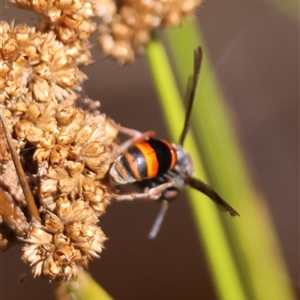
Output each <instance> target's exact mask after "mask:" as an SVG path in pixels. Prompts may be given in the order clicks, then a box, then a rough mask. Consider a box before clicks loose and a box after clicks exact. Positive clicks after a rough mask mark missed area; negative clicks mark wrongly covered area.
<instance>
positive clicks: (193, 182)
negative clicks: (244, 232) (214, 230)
mask: <svg viewBox="0 0 300 300" xmlns="http://www.w3.org/2000/svg"><path fill="white" fill-rule="evenodd" d="M185 182H186V184H188V185H190V186H191V187H193V188H194V189H196V190H198V191H200V192H201V193H203V194H205V195H206V196H207V197H209V198H210V199H211V200H212V201H214V202H215V203H216V204H217V205H218V207H219V208H220V209H221V210H225V211H228V212H229V213H230V215H231V216H232V217H234V216H239V213H238V212H237V211H236V210H235V209H234V208H232V207H231V206H230V205H229V204H228V203H227V202H226V201H225V200H223V199H222V198H221V197H220V196H219V195H218V194H217V193H216V192H215V191H214V190H213V189H212V188H211V187H210V186H209V185H208V184H206V183H204V182H203V181H201V180H199V179H197V178H194V177H187V178H186V180H185Z"/></svg>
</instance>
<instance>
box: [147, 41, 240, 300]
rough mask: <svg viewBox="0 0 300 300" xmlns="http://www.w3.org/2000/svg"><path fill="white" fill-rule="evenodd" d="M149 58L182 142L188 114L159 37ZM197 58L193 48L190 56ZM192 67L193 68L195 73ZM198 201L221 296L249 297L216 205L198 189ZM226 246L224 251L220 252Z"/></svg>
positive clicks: (172, 128)
mask: <svg viewBox="0 0 300 300" xmlns="http://www.w3.org/2000/svg"><path fill="white" fill-rule="evenodd" d="M146 52H147V58H148V62H149V66H150V69H151V73H152V77H153V80H154V84H155V87H156V90H157V93H158V95H159V99H160V100H161V101H160V104H161V107H162V111H163V113H164V116H165V118H166V120H168V121H167V124H168V127H169V131H170V134H171V136H172V139H173V141H178V139H179V136H180V133H181V130H182V127H183V122H184V116H185V109H184V107H183V104H182V101H181V96H180V94H179V91H178V88H177V85H176V82H175V80H174V76H173V72H172V70H171V68H170V65H169V62H168V58H167V56H166V53H165V51H164V48H163V46H162V45H161V43H160V42H159V41H157V40H152V41H151V42H150V43H149V44H148V46H147V50H146ZM187 57H188V58H189V59H190V60H191V61H193V51H192V52H190V53H189V56H187ZM191 70H192V68H191V69H190V72H191ZM185 145H186V146H187V148H188V149H189V150H191V152H192V153H196V152H197V149H196V147H195V143H194V139H193V137H192V135H191V134H189V135H188V137H187V139H186V141H185ZM194 160H195V164H196V166H197V176H199V177H200V178H201V179H204V180H205V178H206V176H205V174H204V170H203V167H202V163H201V160H200V157H198V156H197V155H194ZM191 194H193V195H194V196H195V197H194V199H196V197H197V200H195V201H193V200H192V203H193V211H194V214H195V217H196V225H197V229H198V233H199V237H200V239H201V240H202V241H203V245H204V248H205V250H206V254H207V257H208V261H209V265H210V267H211V270H212V274H213V277H214V278H215V283H216V287H217V291H218V293H219V297H220V299H224V300H233V299H239V300H243V299H246V297H245V294H244V291H243V287H242V284H241V282H240V278H239V276H238V272H237V270H236V266H235V262H234V259H233V257H232V253H231V252H230V249H229V247H228V244H227V242H226V235H225V233H224V230H223V228H222V224H221V222H220V218H219V215H218V213H217V211H216V210H215V207H214V204H213V203H211V201H210V200H208V199H207V197H206V196H204V195H202V194H201V193H199V192H197V191H191ZM220 249H222V251H220Z"/></svg>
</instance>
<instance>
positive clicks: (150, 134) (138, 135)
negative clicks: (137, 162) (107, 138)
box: [118, 126, 155, 154]
mask: <svg viewBox="0 0 300 300" xmlns="http://www.w3.org/2000/svg"><path fill="white" fill-rule="evenodd" d="M119 131H120V132H121V133H123V134H125V135H127V136H129V137H131V138H130V139H128V140H126V141H125V142H123V143H122V144H121V145H119V149H118V152H119V154H122V153H124V152H125V151H126V150H127V149H129V148H130V147H131V146H133V145H134V144H136V143H139V142H142V141H145V140H148V139H149V138H154V137H155V132H154V131H152V130H151V131H146V132H144V133H142V132H140V131H138V130H135V129H131V128H126V127H123V126H121V127H120V130H119Z"/></svg>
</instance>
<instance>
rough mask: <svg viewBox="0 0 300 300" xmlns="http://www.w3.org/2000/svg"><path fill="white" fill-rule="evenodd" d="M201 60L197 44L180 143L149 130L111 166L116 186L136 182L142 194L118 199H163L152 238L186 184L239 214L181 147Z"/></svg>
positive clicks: (119, 196)
mask: <svg viewBox="0 0 300 300" xmlns="http://www.w3.org/2000/svg"><path fill="white" fill-rule="evenodd" d="M201 62H202V49H201V47H199V48H197V49H196V50H195V53H194V72H193V75H192V76H191V77H190V78H189V82H188V87H187V92H186V97H187V99H188V108H187V112H186V116H185V122H184V127H183V130H182V133H181V137H180V140H179V143H178V144H174V143H170V142H169V141H166V140H162V139H156V138H154V133H153V132H151V131H150V132H146V133H143V134H140V136H139V137H137V138H136V139H134V138H133V139H132V141H131V142H132V145H131V147H128V149H127V150H126V151H124V152H123V153H122V154H121V155H119V156H118V157H117V159H116V160H115V162H114V163H113V165H112V166H111V168H110V176H111V178H112V179H113V181H114V182H115V183H116V184H117V185H127V184H132V183H137V184H138V185H139V187H141V188H142V192H141V193H132V194H125V195H118V196H117V199H118V200H133V199H150V200H160V201H162V207H161V210H160V212H159V214H158V217H157V219H156V221H155V223H154V225H153V227H152V229H151V231H150V234H149V238H151V239H153V238H154V237H155V236H156V235H157V232H158V230H159V228H160V226H161V223H162V221H163V219H164V216H165V213H166V211H167V208H168V202H169V201H171V200H173V199H175V198H176V197H177V196H178V194H179V192H180V190H182V189H183V187H184V186H185V185H189V186H191V187H192V188H195V189H196V190H198V191H200V192H202V193H203V194H205V195H206V196H208V197H209V198H210V199H211V200H212V201H214V202H215V203H216V204H217V205H218V206H219V208H220V209H222V210H225V211H227V212H229V213H230V215H231V216H237V215H239V214H238V212H237V211H236V210H235V209H234V208H232V207H231V206H230V205H229V204H228V203H227V202H226V201H225V200H223V199H222V198H221V196H219V195H218V194H217V193H216V192H215V191H214V190H213V189H212V188H211V187H210V186H209V185H207V184H206V183H204V182H203V181H202V180H200V179H197V178H195V177H193V173H194V164H193V159H192V157H191V155H190V154H189V153H188V152H187V151H186V150H185V149H184V148H183V143H184V140H185V137H186V135H187V132H188V129H189V123H190V116H191V111H192V106H193V102H194V99H195V94H196V89H197V82H198V79H199V74H200V68H201Z"/></svg>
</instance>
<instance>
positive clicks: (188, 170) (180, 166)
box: [173, 144, 194, 176]
mask: <svg viewBox="0 0 300 300" xmlns="http://www.w3.org/2000/svg"><path fill="white" fill-rule="evenodd" d="M173 146H174V148H175V149H176V155H177V164H176V166H175V169H176V171H177V172H178V173H180V175H182V176H186V175H192V174H193V173H194V162H193V159H192V156H191V155H190V154H189V153H188V152H187V151H186V150H185V149H183V148H182V147H181V146H179V145H175V144H173Z"/></svg>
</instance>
